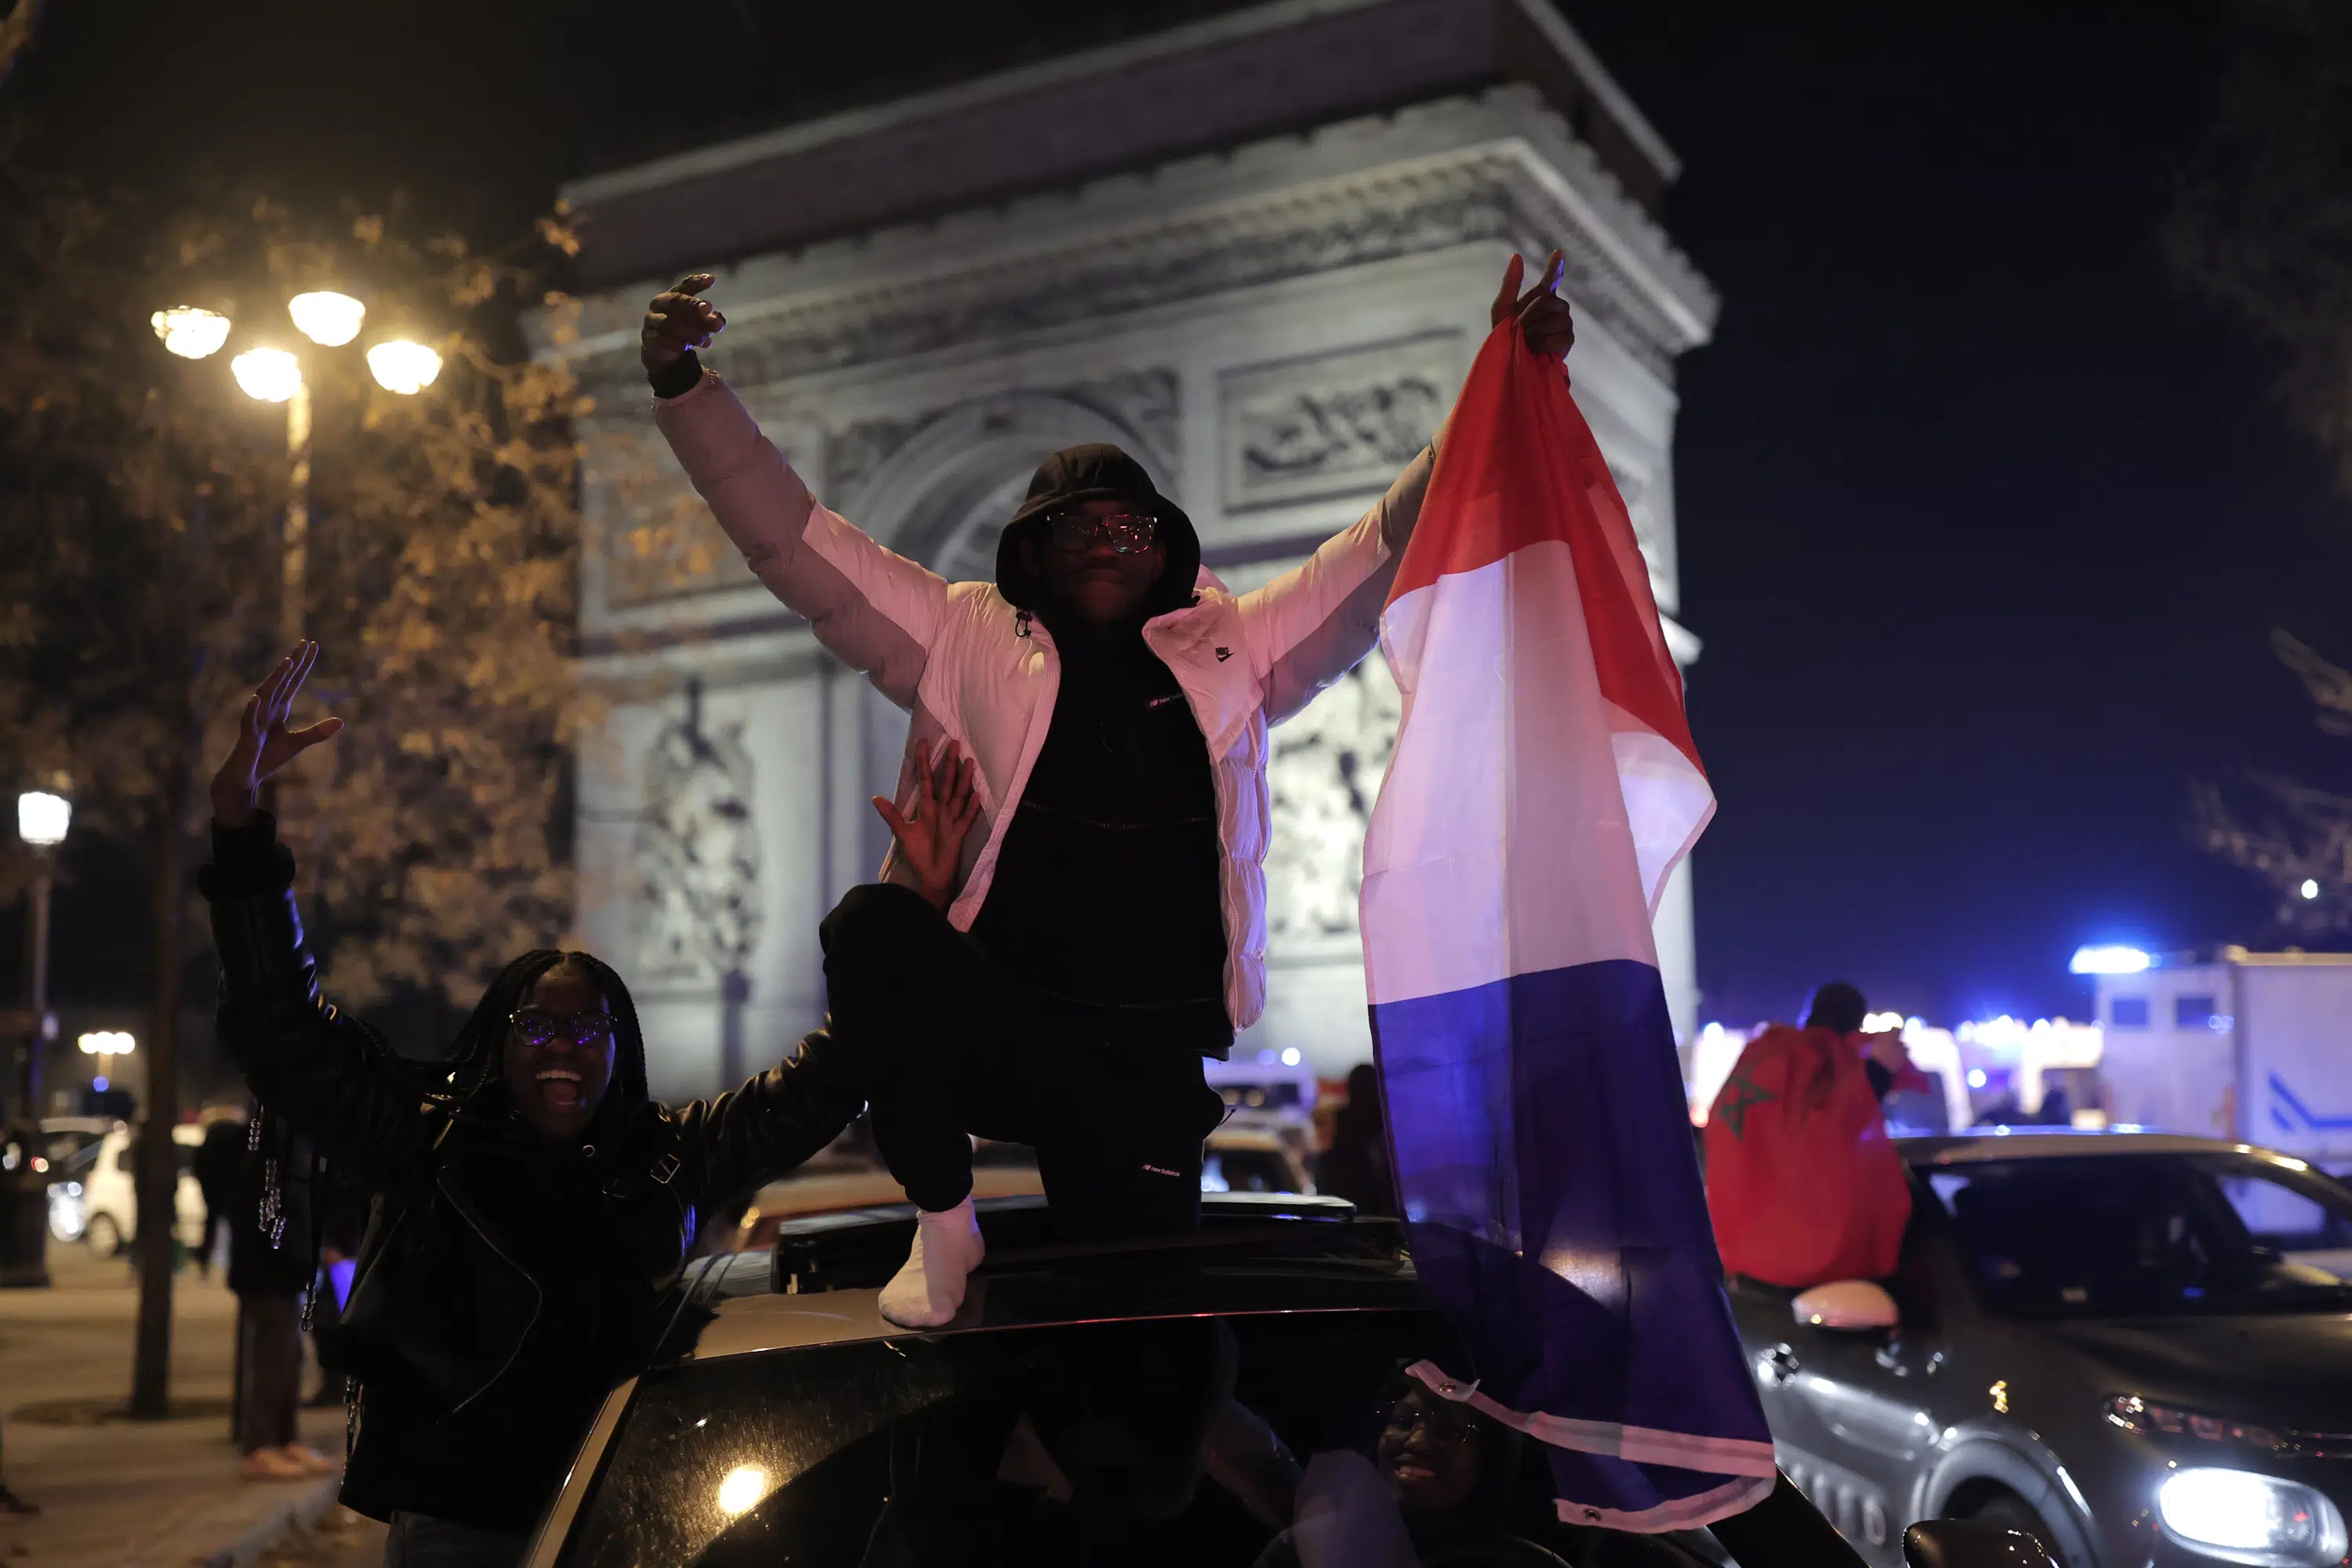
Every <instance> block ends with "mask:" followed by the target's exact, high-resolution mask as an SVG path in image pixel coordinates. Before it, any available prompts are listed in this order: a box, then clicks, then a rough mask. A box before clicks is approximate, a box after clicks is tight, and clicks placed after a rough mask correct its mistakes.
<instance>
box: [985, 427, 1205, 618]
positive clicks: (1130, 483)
mask: <svg viewBox="0 0 2352 1568" xmlns="http://www.w3.org/2000/svg"><path fill="white" fill-rule="evenodd" d="M1090 500H1121V501H1126V502H1128V503H1129V505H1132V506H1135V507H1137V508H1139V509H1140V510H1143V511H1144V512H1146V513H1147V514H1149V515H1150V517H1151V518H1152V519H1153V520H1154V521H1157V522H1158V523H1159V525H1160V545H1161V547H1162V548H1163V549H1165V550H1166V551H1167V552H1168V569H1167V570H1166V571H1165V572H1162V573H1161V574H1160V581H1159V582H1158V583H1156V584H1152V589H1151V596H1150V598H1149V599H1148V600H1146V601H1145V602H1144V609H1145V613H1146V614H1147V615H1153V616H1158V615H1164V614H1166V613H1167V612H1168V611H1170V610H1181V609H1182V608H1183V607H1184V606H1185V605H1189V604H1191V603H1192V600H1193V597H1194V595H1193V591H1192V590H1193V583H1194V581H1195V580H1196V579H1197V578H1198V577H1199V576H1200V574H1201V536H1200V535H1199V534H1198V533H1196V532H1194V531H1193V529H1192V519H1191V518H1189V517H1187V516H1185V515H1184V509H1183V508H1182V507H1180V506H1178V505H1177V504H1176V503H1175V502H1174V501H1172V500H1169V499H1168V498H1167V497H1166V496H1163V495H1161V494H1160V488H1159V487H1158V486H1157V485H1154V484H1153V483H1152V482H1151V476H1150V474H1148V473H1146V472H1144V470H1143V465H1142V464H1141V463H1139V462H1137V461H1136V460H1135V459H1134V458H1130V457H1129V456H1128V455H1127V454H1126V453H1125V452H1123V451H1121V450H1119V449H1118V447H1114V446H1112V445H1111V444H1110V443H1108V441H1089V442H1087V444H1086V445H1084V446H1082V447H1063V448H1062V449H1061V450H1060V451H1058V452H1055V453H1054V454H1053V455H1052V456H1051V457H1049V458H1046V459H1045V461H1044V462H1042V463H1040V464H1038V465H1037V471H1036V472H1035V473H1034V474H1033V475H1031V476H1030V479H1029V493H1028V494H1027V495H1025V496H1024V497H1023V498H1022V500H1021V509H1020V510H1018V511H1015V512H1014V513H1013V520H1012V521H1010V522H1007V523H1006V524H1005V525H1004V533H1003V537H1001V538H1000V539H999V540H998V541H997V544H996V586H997V590H998V592H1000V593H1002V594H1003V595H1004V596H1005V597H1006V598H1007V599H1009V600H1011V601H1012V602H1013V605H1015V606H1016V607H1018V608H1020V609H1024V610H1029V611H1032V612H1034V611H1038V610H1041V609H1043V608H1044V607H1045V584H1042V583H1040V582H1038V581H1037V580H1036V578H1035V577H1034V575H1033V574H1030V573H1029V572H1028V571H1027V570H1026V569H1025V568H1024V566H1023V565H1022V563H1021V541H1022V539H1023V538H1024V537H1025V536H1027V535H1028V534H1030V533H1032V532H1034V531H1036V530H1037V529H1039V528H1042V527H1043V526H1044V524H1045V519H1047V518H1049V517H1052V516H1053V515H1054V514H1055V512H1058V511H1060V510H1063V509H1064V508H1065V507H1072V506H1078V505H1081V504H1083V503H1085V502H1087V501H1090Z"/></svg>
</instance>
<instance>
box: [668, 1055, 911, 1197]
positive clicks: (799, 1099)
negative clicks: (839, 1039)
mask: <svg viewBox="0 0 2352 1568" xmlns="http://www.w3.org/2000/svg"><path fill="white" fill-rule="evenodd" d="M865 1109H866V1096H865V1094H864V1093H863V1092H862V1091H861V1090H860V1089H858V1088H857V1087H856V1084H855V1082H854V1081H853V1079H852V1078H851V1076H850V1074H849V1073H848V1071H847V1070H846V1067H845V1063H844V1062H843V1060H842V1058H841V1051H840V1047H838V1046H837V1045H835V1042H834V1038H833V1037H832V1036H831V1035H829V1034H827V1033H826V1032H825V1031H824V1030H823V1029H819V1030H817V1031H816V1032H815V1033H814V1034H812V1035H810V1036H809V1037H807V1038H806V1039H803V1040H802V1041H801V1042H800V1043H799V1044H798V1045H796V1046H794V1047H793V1048H792V1049H791V1050H790V1051H788V1052H787V1053H786V1054H785V1057H784V1059H783V1060H782V1062H780V1063H778V1064H777V1065H776V1066H774V1067H772V1068H769V1069H768V1070H767V1071H765V1072H763V1073H761V1074H760V1075H759V1076H758V1077H756V1078H753V1079H751V1080H750V1081H748V1082H747V1083H745V1084H744V1085H743V1087H741V1088H740V1089H731V1090H730V1091H729V1092H727V1093H725V1094H722V1095H720V1096H719V1098H718V1099H716V1100H696V1101H694V1102H693V1103H692V1104H690V1105H687V1106H683V1107H681V1108H680V1109H679V1110H678V1111H677V1120H678V1127H679V1131H682V1132H683V1133H684V1134H685V1142H686V1147H687V1148H688V1149H689V1150H691V1151H692V1152H693V1157H694V1159H695V1162H696V1164H697V1166H698V1172H697V1173H698V1176H699V1179H700V1188H701V1194H702V1199H703V1205H704V1207H705V1209H706V1211H709V1210H714V1209H716V1207H717V1206H718V1205H720V1204H722V1203H724V1202H725V1201H726V1200H728V1199H729V1198H731V1197H735V1196H738V1195H740V1194H744V1193H748V1192H751V1191H753V1190H755V1189H756V1188H758V1187H760V1186H761V1185H762V1184H765V1183H768V1182H772V1181H773V1180H775V1179H776V1178H777V1177H778V1176H782V1175H784V1174H786V1173H789V1172H791V1171H793V1170H794V1169H795V1168H797V1167H798V1166H800V1165H801V1164H802V1163H804V1162H806V1161H807V1160H808V1158H809V1157H810V1156H811V1155H813V1154H814V1153H816V1152H818V1151H820V1150H822V1149H823V1148H824V1146H825V1145H826V1144H828V1143H830V1142H833V1141H834V1140H835V1138H838V1137H839V1136H841V1130H842V1129H843V1128H845V1127H846V1126H848V1125H849V1123H850V1121H851V1120H852V1119H854V1118H855V1117H856V1115H857V1113H858V1112H859V1111H861V1110H865Z"/></svg>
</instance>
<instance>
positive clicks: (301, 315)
mask: <svg viewBox="0 0 2352 1568" xmlns="http://www.w3.org/2000/svg"><path fill="white" fill-rule="evenodd" d="M286 313H287V315H288V316H289V317H290V318H292V320H293V322H294V327H295V330H296V331H299V332H300V333H301V334H302V335H303V336H304V337H306V338H308V339H310V342H314V343H316V344H318V345H319V346H320V347H321V348H330V349H337V348H341V347H342V346H343V345H344V344H346V343H349V342H352V340H353V339H355V338H357V337H358V336H359V335H360V328H361V326H362V324H363V323H364V322H365V321H367V307H366V306H365V305H363V304H362V303H361V302H360V301H359V300H354V299H352V297H351V296H350V295H348V294H337V293H334V292H331V291H330V290H326V289H316V290H313V291H311V292H310V293H306V294H297V295H295V296H294V297H293V298H292V299H291V300H288V301H287V302H286ZM151 321H152V325H153V327H154V329H155V335H156V336H157V337H159V338H161V339H163V346H164V348H166V349H168V350H170V351H171V352H172V353H175V354H178V355H179V356H180V357H181V358H183V359H209V358H211V357H212V356H213V355H214V354H215V353H219V352H220V351H221V349H222V347H223V346H224V345H226V343H227V342H228V337H229V329H230V325H231V323H230V321H229V319H228V318H227V317H226V316H224V315H221V314H219V313H218V312H216V311H213V310H202V309H199V308H198V307H196V306H194V305H175V306H173V308H172V309H170V310H158V311H156V312H155V314H154V316H153V317H152V319H151ZM367 366H368V374H370V375H372V376H373V377H374V378H375V384H377V385H378V386H381V387H383V389H384V390H385V391H386V392H391V393H397V394H399V395H402V396H404V397H413V396H415V395H416V394H418V393H420V392H422V391H424V390H425V388H426V387H428V386H430V385H432V384H433V383H434V380H435V379H436V377H438V376H439V375H440V374H441V356H440V355H439V354H437V353H434V352H433V351H432V350H431V349H429V348H427V347H425V345H424V344H423V343H419V342H410V341H409V340H407V339H405V338H391V339H386V340H385V341H383V342H378V343H376V344H374V345H373V346H372V347H370V348H369V350H368V351H367ZM228 368H229V374H230V375H231V376H232V377H233V378H235V380H236V384H237V389H238V390H239V391H241V392H243V393H244V394H245V395H247V397H251V398H254V399H256V400H257V401H258V402H262V403H282V404H284V405H286V465H287V477H288V485H287V489H288V496H287V501H286V532H285V540H284V554H283V583H282V585H281V589H280V595H279V598H278V640H279V641H280V642H281V643H288V644H290V643H292V642H293V641H295V639H297V638H298V637H300V636H301V635H302V630H303V626H302V622H303V606H304V604H305V602H306V601H307V599H308V597H309V592H310V379H309V378H308V377H307V376H305V375H304V374H302V362H301V360H300V359H299V358H298V357H297V356H296V355H295V354H293V353H290V352H289V351H288V350H286V349H282V348H277V347H271V346H264V347H260V348H252V349H247V350H246V351H245V352H244V353H241V354H238V355H237V356H236V358H234V359H232V360H230V361H229V366H228Z"/></svg>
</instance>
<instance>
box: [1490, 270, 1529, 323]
mask: <svg viewBox="0 0 2352 1568" xmlns="http://www.w3.org/2000/svg"><path fill="white" fill-rule="evenodd" d="M1527 266H1528V264H1527V262H1526V261H1525V260H1523V259H1522V258H1520V257H1519V256H1518V255H1517V253H1516V252H1515V253H1513V255H1512V257H1511V260H1510V265H1508V266H1507V267H1505V268H1503V286H1502V288H1501V289H1497V290H1496V294H1495V306H1494V310H1492V311H1491V312H1490V313H1491V314H1492V316H1493V317H1494V324H1495V325H1496V326H1498V327H1499V326H1501V325H1502V324H1503V319H1504V318H1505V317H1506V316H1508V315H1510V314H1511V313H1512V312H1513V311H1514V310H1517V306H1518V298H1519V279H1521V278H1522V277H1524V276H1526V274H1527Z"/></svg>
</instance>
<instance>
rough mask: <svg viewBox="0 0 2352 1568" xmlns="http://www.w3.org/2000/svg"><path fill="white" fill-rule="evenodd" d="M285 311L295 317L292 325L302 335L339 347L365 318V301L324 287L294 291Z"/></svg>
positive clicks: (351, 336)
mask: <svg viewBox="0 0 2352 1568" xmlns="http://www.w3.org/2000/svg"><path fill="white" fill-rule="evenodd" d="M286 313H287V314H288V315H289V316H291V317H293V318H294V325H295V326H296V327H297V328H299V330H300V331H301V333H302V335H303V336H304V337H306V338H308V339H310V341H311V342H314V343H317V344H319V345H320V346H321V347H323V348H331V349H333V348H341V346H342V345H343V344H345V343H347V342H351V341H352V339H353V338H355V337H358V336H359V335H360V323H361V322H362V321H365V320H367V307H366V306H365V305H362V304H361V303H360V302H359V301H358V300H354V299H352V297H351V296H350V295H349V294H337V293H334V292H332V291H331V290H327V289H321V290H320V291H318V292H316V293H310V294H297V295H295V296H294V298H292V299H291V300H287V301H286Z"/></svg>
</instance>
